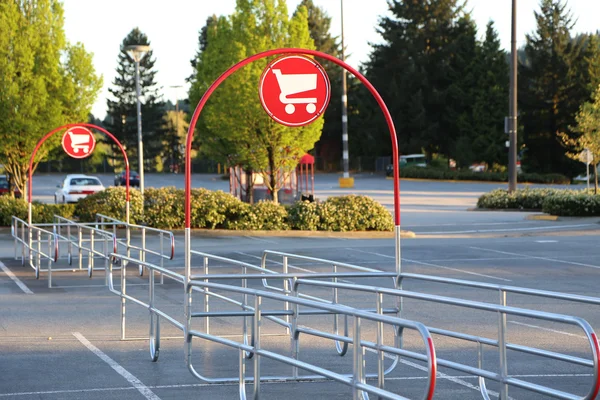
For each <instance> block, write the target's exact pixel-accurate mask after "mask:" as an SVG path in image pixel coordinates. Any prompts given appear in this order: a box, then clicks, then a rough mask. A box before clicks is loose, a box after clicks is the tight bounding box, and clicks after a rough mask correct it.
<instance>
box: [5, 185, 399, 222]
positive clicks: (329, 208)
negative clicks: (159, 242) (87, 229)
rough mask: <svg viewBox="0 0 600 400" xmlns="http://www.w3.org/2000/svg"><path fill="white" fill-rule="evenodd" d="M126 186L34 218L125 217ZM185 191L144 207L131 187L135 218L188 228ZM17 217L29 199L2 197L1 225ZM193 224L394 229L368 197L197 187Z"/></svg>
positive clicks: (155, 197) (166, 193) (156, 197)
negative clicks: (257, 194) (263, 196)
mask: <svg viewBox="0 0 600 400" xmlns="http://www.w3.org/2000/svg"><path fill="white" fill-rule="evenodd" d="M124 190H125V189H124V188H123V187H110V188H107V189H106V190H104V191H102V192H99V193H95V194H93V195H89V196H87V197H86V198H84V199H82V200H80V201H79V202H78V203H77V204H76V205H75V204H66V205H62V204H61V205H55V204H41V203H36V204H34V205H33V209H32V211H33V213H32V217H33V221H34V222H51V221H52V216H53V215H54V214H59V215H62V216H64V217H66V218H74V217H75V218H78V219H79V220H80V221H94V220H95V218H96V214H104V215H107V216H109V217H113V218H117V219H120V220H124V219H125V191H124ZM184 200H185V197H184V191H183V190H182V189H175V188H174V187H167V188H160V189H154V188H149V189H147V190H146V191H145V192H144V210H143V213H142V197H141V194H140V192H139V191H137V190H131V201H130V221H131V222H132V223H144V224H146V225H148V226H152V227H155V228H161V229H179V228H183V227H184V222H185V221H184V220H185V214H184V203H185V201H184ZM12 215H17V216H18V217H20V218H22V219H25V218H26V216H27V203H26V202H25V201H23V200H20V199H12V198H8V197H0V225H5V226H6V225H9V224H10V219H11V216H12ZM191 226H192V228H205V229H232V230H290V229H294V230H313V231H314V230H325V231H391V230H393V228H394V224H393V220H392V215H391V214H390V212H389V211H387V210H386V209H385V207H383V206H382V205H381V204H379V203H378V202H376V201H374V200H373V199H371V198H370V197H367V196H356V195H349V196H340V197H331V198H329V199H327V200H326V201H324V202H322V203H317V202H313V203H310V202H307V201H299V202H296V203H294V204H292V205H291V206H283V205H281V204H275V203H273V202H270V201H260V202H258V203H256V204H253V205H250V204H247V203H243V202H242V201H240V200H239V199H237V198H235V197H233V196H232V195H230V194H228V193H224V192H222V191H216V192H212V191H210V190H207V189H193V190H192V198H191Z"/></svg>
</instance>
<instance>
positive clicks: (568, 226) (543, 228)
mask: <svg viewBox="0 0 600 400" xmlns="http://www.w3.org/2000/svg"><path fill="white" fill-rule="evenodd" d="M585 226H598V224H579V225H561V226H555V227H547V226H538V227H533V228H512V229H472V230H465V231H438V232H417V231H414V230H413V231H414V232H415V234H417V235H444V234H459V233H493V232H526V231H540V230H545V231H556V230H561V229H566V228H583V227H585Z"/></svg>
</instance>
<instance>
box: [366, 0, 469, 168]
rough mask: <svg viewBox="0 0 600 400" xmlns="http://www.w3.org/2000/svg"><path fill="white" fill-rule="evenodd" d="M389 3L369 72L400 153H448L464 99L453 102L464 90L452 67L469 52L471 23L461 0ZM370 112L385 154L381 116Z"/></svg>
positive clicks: (376, 138) (464, 60)
mask: <svg viewBox="0 0 600 400" xmlns="http://www.w3.org/2000/svg"><path fill="white" fill-rule="evenodd" d="M388 5H389V9H390V12H391V14H392V15H391V16H389V17H383V18H381V19H380V22H379V28H378V31H379V33H380V35H381V36H382V39H383V43H382V44H378V45H374V46H373V51H372V53H371V55H370V59H369V61H368V62H367V63H366V64H365V69H366V71H365V72H366V74H367V78H368V79H369V80H370V81H371V82H372V83H373V84H374V85H375V87H376V88H377V89H378V90H379V91H380V93H381V95H382V97H383V99H384V100H385V101H386V104H387V105H388V108H389V109H390V111H391V113H392V115H393V116H394V119H395V122H396V127H397V130H398V141H399V147H400V151H401V152H402V153H408V152H420V151H421V150H425V152H426V154H427V155H428V156H429V157H431V155H432V154H433V153H442V154H445V155H451V153H452V151H453V149H454V144H455V141H456V135H457V132H460V128H459V127H458V121H456V120H454V119H452V118H451V117H452V116H453V115H455V116H456V115H459V114H461V113H462V112H463V110H461V108H460V107H462V105H463V102H462V101H461V102H459V103H458V104H453V101H454V100H455V99H456V98H457V96H460V92H461V91H462V89H461V90H459V89H460V88H459V87H458V86H457V85H453V83H454V80H453V79H455V78H456V77H458V76H460V74H461V72H462V71H459V70H456V68H461V64H462V66H465V65H467V64H469V57H472V52H473V40H474V38H473V35H474V33H475V32H474V29H473V28H474V27H473V23H472V21H470V19H469V18H468V16H467V15H466V14H465V12H464V10H463V8H464V2H463V1H459V0H424V1H400V0H390V1H389V2H388ZM460 51H466V53H465V54H459V52H460ZM469 54H471V55H469ZM465 79H466V78H465ZM452 85H453V86H452ZM453 108H454V110H453ZM374 116H376V119H375V120H373V121H370V122H369V125H370V126H371V128H370V130H371V131H373V132H374V141H375V142H376V143H383V144H385V145H384V146H385V147H383V149H384V150H386V152H388V154H389V152H390V146H389V144H387V143H389V140H388V139H387V138H384V136H387V129H386V127H385V122H384V121H383V119H382V118H381V117H380V116H379V115H375V114H374ZM375 135H376V136H375Z"/></svg>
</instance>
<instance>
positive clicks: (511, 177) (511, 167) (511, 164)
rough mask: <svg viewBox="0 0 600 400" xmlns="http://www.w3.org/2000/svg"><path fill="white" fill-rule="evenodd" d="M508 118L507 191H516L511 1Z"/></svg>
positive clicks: (514, 48)
mask: <svg viewBox="0 0 600 400" xmlns="http://www.w3.org/2000/svg"><path fill="white" fill-rule="evenodd" d="M508 103H509V107H508V108H509V117H508V124H507V128H508V134H509V137H508V141H509V147H508V191H509V192H510V193H512V192H514V191H515V190H517V127H518V124H517V0H512V21H511V38H510V94H509V100H508Z"/></svg>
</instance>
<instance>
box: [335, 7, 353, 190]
mask: <svg viewBox="0 0 600 400" xmlns="http://www.w3.org/2000/svg"><path fill="white" fill-rule="evenodd" d="M340 7H341V15H342V21H341V22H342V61H346V57H345V54H344V52H345V49H344V0H340ZM347 92H348V91H347V86H346V68H342V158H343V163H344V176H343V177H342V178H340V179H339V183H340V187H342V188H351V187H354V178H350V172H349V170H350V167H349V163H350V161H349V158H350V157H349V154H348V93H347Z"/></svg>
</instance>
